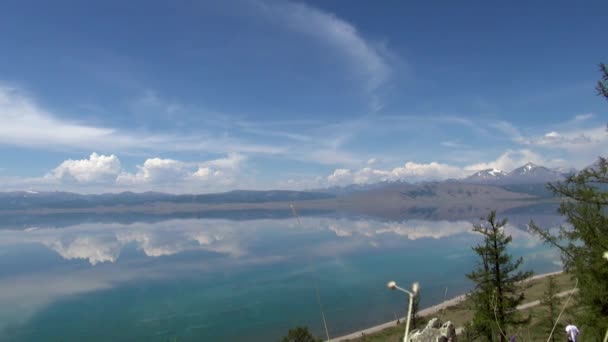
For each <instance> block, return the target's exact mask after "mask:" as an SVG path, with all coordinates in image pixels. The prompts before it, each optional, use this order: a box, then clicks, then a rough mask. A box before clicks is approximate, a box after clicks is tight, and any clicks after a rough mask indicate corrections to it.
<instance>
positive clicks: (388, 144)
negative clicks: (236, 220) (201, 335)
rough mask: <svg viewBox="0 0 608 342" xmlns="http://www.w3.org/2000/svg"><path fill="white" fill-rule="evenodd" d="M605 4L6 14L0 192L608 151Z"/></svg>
mask: <svg viewBox="0 0 608 342" xmlns="http://www.w3.org/2000/svg"><path fill="white" fill-rule="evenodd" d="M606 13H608V2H606V1H585V2H584V4H581V3H575V2H571V1H552V2H550V3H549V2H544V1H537V2H532V1H513V2H502V3H500V4H498V3H495V2H494V3H490V2H487V1H466V2H446V1H441V2H439V1H425V2H422V1H411V2H404V1H389V0H387V1H383V2H376V1H356V2H353V1H347V0H331V1H269V0H268V1H267V0H227V1H179V2H175V1H129V2H124V1H113V0H110V1H103V2H102V1H98V2H83V1H66V0H58V1H54V2H39V1H28V0H25V1H22V0H20V1H13V0H8V1H3V2H2V3H1V4H0V32H2V34H0V52H1V53H0V156H1V157H2V160H1V162H0V191H8V190H60V191H76V192H83V193H94V192H118V191H125V190H130V191H165V192H171V193H206V192H215V191H225V190H231V189H315V188H322V187H328V186H336V185H347V184H352V183H357V184H365V183H374V182H378V181H385V180H389V181H392V180H402V181H408V182H419V181H428V180H442V179H448V178H461V177H465V176H467V175H470V174H472V173H473V172H475V171H478V170H481V169H485V168H498V169H502V170H505V171H510V170H512V169H514V168H516V167H519V166H521V165H523V164H525V163H526V162H533V163H535V164H539V165H544V166H547V167H552V168H553V167H560V168H566V169H569V168H579V169H580V168H583V167H585V166H588V165H590V164H592V163H593V162H594V161H595V160H596V159H597V157H598V156H605V155H606V151H605V149H606V146H608V133H607V132H606V114H607V111H608V103H607V102H606V101H605V100H604V99H603V98H601V97H599V96H597V95H596V91H595V89H594V87H595V84H596V82H597V81H598V80H599V78H600V73H599V70H598V64H599V63H600V62H606V63H608V46H607V45H606V44H605V16H606Z"/></svg>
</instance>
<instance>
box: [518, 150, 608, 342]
mask: <svg viewBox="0 0 608 342" xmlns="http://www.w3.org/2000/svg"><path fill="white" fill-rule="evenodd" d="M548 187H549V189H550V190H552V191H553V192H554V193H555V194H556V195H558V196H560V197H562V199H563V201H562V203H561V205H560V208H559V212H560V213H561V214H562V215H564V216H565V218H566V222H567V224H566V225H564V226H561V227H560V228H559V229H558V231H557V232H551V231H548V230H544V229H542V228H540V227H538V226H536V225H535V224H534V222H532V223H531V224H530V227H531V229H532V230H533V231H535V232H536V233H537V234H538V235H540V236H541V237H542V238H543V239H544V240H545V242H547V243H549V244H551V245H553V246H555V247H557V248H558V249H559V250H560V252H561V256H562V263H563V265H564V270H565V271H566V272H567V273H570V274H571V275H572V276H573V277H575V278H576V279H578V281H579V283H578V284H579V292H578V294H577V305H578V306H579V307H580V308H581V309H582V310H581V311H582V313H580V314H579V317H577V318H578V320H579V321H580V322H581V327H582V328H583V329H584V330H585V336H587V337H588V338H591V339H594V338H596V339H598V340H599V339H601V337H602V335H603V331H602V330H603V327H602V326H603V325H605V322H608V266H607V265H606V261H605V260H604V259H603V254H604V253H605V251H608V215H607V210H608V191H607V189H608V161H607V160H606V159H605V158H600V159H599V161H598V163H597V165H596V166H594V167H593V168H588V169H585V170H583V171H581V172H579V173H578V174H575V175H571V176H569V177H567V178H566V179H565V180H564V181H562V182H557V183H555V184H549V186H548Z"/></svg>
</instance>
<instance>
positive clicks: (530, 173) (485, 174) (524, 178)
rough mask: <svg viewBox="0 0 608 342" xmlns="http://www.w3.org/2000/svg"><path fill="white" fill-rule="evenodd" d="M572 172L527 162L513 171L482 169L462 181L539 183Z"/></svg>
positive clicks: (559, 177)
mask: <svg viewBox="0 0 608 342" xmlns="http://www.w3.org/2000/svg"><path fill="white" fill-rule="evenodd" d="M572 172H574V170H564V169H549V168H547V167H544V166H539V165H535V164H533V163H527V164H525V165H523V166H520V167H518V168H516V169H514V170H512V171H511V172H505V171H503V170H498V169H486V170H481V171H478V172H475V173H474V174H472V175H470V176H468V177H466V178H464V179H462V180H460V181H462V182H465V183H474V184H496V185H515V184H539V183H547V182H555V181H558V180H561V179H563V178H565V177H566V176H567V175H568V174H570V173H572Z"/></svg>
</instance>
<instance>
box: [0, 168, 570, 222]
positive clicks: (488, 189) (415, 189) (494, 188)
mask: <svg viewBox="0 0 608 342" xmlns="http://www.w3.org/2000/svg"><path fill="white" fill-rule="evenodd" d="M565 174H566V172H564V170H556V169H549V168H546V167H543V166H538V165H534V164H532V163H527V164H525V165H523V166H521V167H518V168H516V169H514V170H512V171H511V172H505V171H502V170H497V169H488V170H482V171H479V172H475V173H474V174H472V175H470V176H469V177H466V178H464V179H458V180H454V179H452V180H446V181H440V182H426V183H418V184H410V183H407V182H404V181H396V182H379V183H374V184H364V185H362V184H353V185H349V186H345V187H331V188H325V189H316V190H311V191H290V190H269V191H249V190H235V191H229V192H224V193H212V194H191V195H174V194H167V193H160V192H143V193H133V192H122V193H109V194H93V195H87V194H77V193H71V192H36V191H13V192H4V193H2V192H0V214H1V213H5V214H9V213H12V214H17V213H19V212H24V211H26V212H39V213H41V212H46V213H58V212H85V211H86V212H107V211H112V212H135V211H136V212H156V213H158V212H175V211H181V212H187V211H198V210H205V211H209V210H274V209H277V208H283V209H285V208H287V209H289V206H288V205H287V204H289V203H297V207H298V209H302V210H335V211H340V210H345V211H356V212H360V213H367V214H373V215H375V214H381V215H382V216H387V217H389V216H390V217H393V216H394V217H399V216H400V215H402V214H404V213H407V214H416V215H417V214H423V215H427V214H428V213H437V212H442V211H444V212H445V213H444V214H450V213H456V212H458V213H464V212H470V213H473V212H476V211H477V209H476V208H479V209H480V210H482V211H483V210H486V209H488V208H496V207H502V208H504V209H506V208H507V207H509V208H510V207H513V206H514V205H515V204H516V203H518V205H519V204H522V203H523V202H526V203H527V201H531V200H541V201H545V200H549V199H550V198H552V194H551V193H550V192H549V191H548V190H547V189H546V184H547V182H553V181H556V180H560V179H563V177H565ZM522 201H523V202H522ZM486 207H487V208H486Z"/></svg>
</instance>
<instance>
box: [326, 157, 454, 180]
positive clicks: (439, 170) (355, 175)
mask: <svg viewBox="0 0 608 342" xmlns="http://www.w3.org/2000/svg"><path fill="white" fill-rule="evenodd" d="M463 176H465V173H464V171H463V170H462V169H461V168H459V167H457V166H452V165H448V164H442V163H437V162H431V163H428V164H425V163H414V162H407V163H405V164H404V165H403V166H400V167H395V168H393V169H387V170H383V169H373V168H370V167H365V168H362V169H359V170H356V171H351V170H350V169H336V170H334V172H333V173H332V174H331V175H329V176H328V177H327V182H328V183H329V184H330V185H347V184H366V183H375V182H382V181H399V180H403V181H408V182H419V181H429V180H442V179H448V178H460V177H463Z"/></svg>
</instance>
